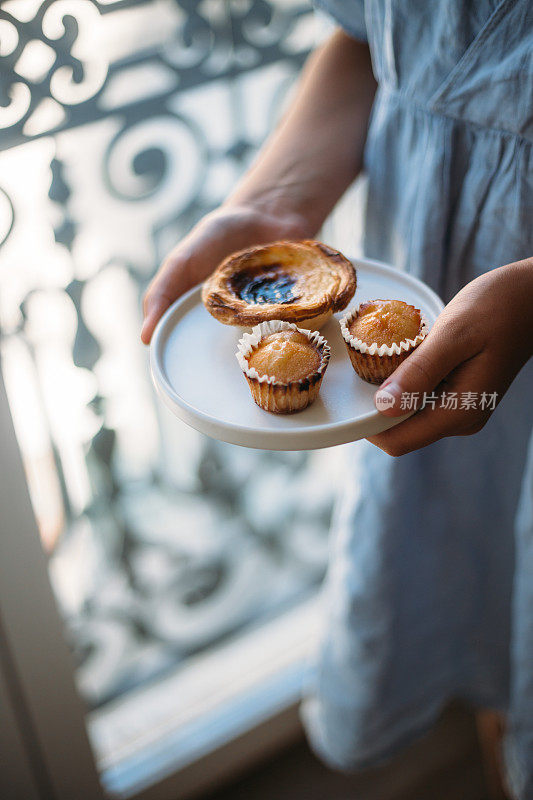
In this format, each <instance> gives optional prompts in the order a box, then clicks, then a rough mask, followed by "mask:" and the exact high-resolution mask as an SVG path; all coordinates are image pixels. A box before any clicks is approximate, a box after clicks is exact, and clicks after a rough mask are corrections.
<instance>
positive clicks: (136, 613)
mask: <svg viewBox="0 0 533 800" xmlns="http://www.w3.org/2000/svg"><path fill="white" fill-rule="evenodd" d="M2 12H3V15H2V18H1V19H0V36H1V39H2V44H1V56H2V60H3V62H4V74H5V76H6V79H7V95H8V98H9V102H8V103H7V105H4V104H2V107H0V130H1V131H2V132H1V136H0V142H1V152H0V175H1V178H0V242H1V247H0V330H1V339H0V345H1V355H2V366H3V374H4V379H5V383H6V387H7V391H8V397H9V401H10V407H11V410H12V414H13V418H14V424H15V428H16V432H17V436H18V441H19V446H20V448H21V452H22V455H23V459H24V464H25V469H26V474H27V479H28V483H29V487H30V492H31V497H32V502H33V507H34V511H35V514H36V517H37V520H38V524H39V530H40V535H41V539H42V544H43V547H44V549H45V551H46V553H47V557H48V566H49V574H50V578H51V583H52V586H53V589H54V592H55V596H56V599H57V603H58V606H59V609H60V611H61V615H62V618H63V620H64V625H65V631H66V636H67V639H68V642H69V644H70V646H71V648H72V651H73V653H74V656H75V661H76V680H77V685H78V688H79V692H80V693H81V695H82V697H83V698H84V701H85V703H86V705H87V709H88V710H89V712H90V715H89V731H90V733H91V736H92V739H93V743H94V747H95V751H96V754H97V757H98V758H99V759H100V764H101V767H102V769H103V770H107V782H108V783H107V785H108V788H109V789H110V790H111V791H117V792H118V791H120V792H125V791H126V788H125V787H127V786H130V787H131V786H133V785H137V786H140V785H141V784H143V781H144V782H146V783H147V782H149V781H150V780H153V779H154V776H153V775H151V776H149V777H147V774H148V773H147V771H146V770H145V772H143V773H142V775H143V777H142V778H140V777H139V776H138V775H133V772H135V770H137V771H138V770H141V772H142V763H141V762H142V758H143V757H144V756H141V755H139V754H140V753H141V751H142V752H144V753H147V752H148V751H149V750H150V748H152V749H151V750H150V752H151V753H152V760H153V761H157V770H159V772H158V774H159V775H160V776H161V775H163V774H166V773H167V772H169V771H171V770H173V769H174V770H175V769H176V768H178V767H179V766H180V764H179V763H178V761H179V758H181V759H182V764H181V765H182V766H183V764H185V763H186V762H187V761H188V760H191V759H193V758H195V757H198V756H199V754H200V755H201V754H202V753H204V754H205V752H207V751H208V750H209V747H214V746H216V745H217V743H216V742H215V741H214V738H215V739H216V736H215V737H214V738H212V739H209V738H208V739H205V740H203V743H202V740H201V738H200V739H198V740H197V741H198V742H199V744H198V748H199V749H197V751H196V752H193V750H194V748H192V749H191V748H190V747H189V749H187V748H184V749H183V748H182V749H181V750H180V748H179V741H178V740H179V737H180V735H181V736H182V740H183V735H182V734H183V731H185V730H188V731H189V733H191V731H192V728H191V725H194V723H195V720H197V719H199V718H200V717H201V711H202V708H203V710H204V711H206V710H209V709H211V710H212V707H214V706H215V705H216V706H217V707H218V708H219V711H220V713H221V717H220V720H221V721H220V726H221V727H220V728H219V731H220V736H222V737H224V736H229V735H230V734H231V736H234V737H237V736H238V735H240V734H242V732H243V731H244V730H245V729H246V727H247V726H248V727H250V726H251V725H253V724H254V719H252V718H251V717H253V715H255V717H256V719H255V722H257V720H258V719H259V718H260V717H261V715H262V714H263V715H264V713H266V711H265V709H266V707H267V706H269V707H270V708H273V707H275V706H276V704H278V705H279V707H280V708H283V707H285V706H286V705H287V704H290V703H291V702H293V701H294V699H295V698H296V697H297V694H298V687H299V680H300V678H299V677H298V676H299V675H300V674H301V666H302V664H303V662H304V658H305V653H306V648H307V647H308V643H309V641H310V640H312V638H313V634H312V631H313V630H314V628H315V620H316V613H315V605H316V603H315V601H314V599H313V598H314V595H315V593H316V588H317V586H318V585H319V583H320V580H321V578H322V576H323V574H324V570H325V565H326V558H327V547H328V540H327V533H328V528H329V524H330V519H331V514H332V508H333V503H334V496H335V486H336V485H337V483H338V481H337V478H336V476H337V475H338V474H339V470H340V469H341V465H342V462H341V461H340V459H339V458H338V452H336V451H334V450H326V451H317V452H311V453H274V452H263V451H251V450H245V449H240V448H237V447H233V446H230V445H226V444H224V443H221V442H217V441H213V440H209V439H207V438H205V437H203V436H201V435H200V434H198V433H196V432H195V431H193V430H192V429H189V428H187V427H186V426H185V425H184V424H183V423H181V422H180V421H178V420H177V419H176V418H174V417H172V416H171V415H170V413H169V412H168V411H167V410H166V409H165V408H164V407H163V406H162V405H161V404H160V403H159V402H158V401H157V400H156V398H155V395H154V392H153V391H152V387H151V383H150V379H149V374H148V364H147V357H146V352H145V351H144V350H143V348H142V346H141V344H140V342H139V328H140V298H141V296H142V292H143V290H144V288H145V286H146V284H147V282H148V280H149V279H150V277H151V275H152V274H153V272H154V270H155V268H156V266H157V265H158V264H159V262H160V261H161V259H162V257H163V256H164V254H165V253H166V252H167V251H168V250H169V249H170V247H171V246H172V245H173V244H174V243H175V242H176V241H177V240H178V239H179V238H180V236H181V235H183V234H184V232H186V231H187V230H188V229H189V228H190V227H191V225H192V224H194V222H195V221H196V220H198V219H199V218H200V217H201V216H203V214H204V213H206V212H207V211H208V210H210V209H211V208H213V207H215V206H216V205H217V204H218V203H219V202H220V201H221V200H222V199H223V198H224V196H225V195H226V194H227V192H228V190H229V189H230V188H231V186H232V185H233V184H234V182H235V180H236V179H237V177H238V175H239V174H240V173H241V172H242V171H243V169H244V168H245V167H246V166H247V165H248V164H249V163H250V161H251V159H252V158H253V156H254V154H255V152H256V151H257V148H258V147H259V145H260V144H261V142H262V141H263V139H264V137H265V136H266V134H267V132H268V131H269V130H270V128H271V127H272V125H273V123H274V121H275V119H276V117H277V115H278V114H279V109H280V105H281V104H282V100H283V98H284V97H285V96H286V93H287V91H288V90H289V89H290V86H291V84H292V82H293V80H294V77H295V75H296V74H297V72H298V70H299V68H300V66H301V64H302V63H303V61H304V59H305V57H306V55H307V52H308V50H309V49H310V48H311V46H312V45H313V43H314V42H315V40H316V36H317V31H316V22H315V20H314V17H313V15H312V12H311V10H310V8H309V6H308V5H307V4H306V3H302V2H296V1H294V2H293V1H292V0H276V1H275V2H270V3H267V2H264V1H263V0H254V1H253V2H252V0H226V2H222V0H212V1H210V0H204V1H203V2H198V3H190V2H185V0H183V1H180V2H175V1H174V0H159V2H150V0H114V1H112V2H111V1H110V0H100V2H93V0H55V2H52V3H51V4H49V6H47V7H46V8H45V7H44V6H42V4H41V3H40V2H38V0H16V2H15V0H6V2H4V3H3V4H2ZM35 31H37V35H36V33H35ZM331 230H332V233H331V236H333V229H331ZM331 236H330V241H331V240H332V239H331ZM352 241H353V236H352V229H351V228H350V243H351V242H352ZM337 243H338V244H339V246H341V244H342V243H341V242H337ZM281 612H283V614H282V616H280V614H281ZM294 631H301V632H302V635H301V637H300V638H298V637H296V639H294ZM291 632H292V633H291ZM288 642H291V643H292V650H291V648H288V645H287V643H288ZM265 647H266V648H267V650H268V648H270V650H268V652H269V654H270V655H269V658H270V661H269V663H268V664H264V663H261V660H260V661H259V662H258V661H257V659H256V656H255V655H254V653H255V654H257V653H258V652H260V649H259V648H265ZM236 653H239V654H240V655H239V661H238V663H240V664H243V665H246V669H244V668H243V670H242V674H235V671H234V668H233V667H232V665H234V664H235V659H236ZM294 665H298V666H297V672H294V671H293V673H291V670H294V669H295V666H294ZM224 669H226V670H227V672H226V673H225V672H224ZM232 669H233V671H232ZM281 672H283V674H284V676H285V678H284V683H283V684H281V683H279V681H278V683H277V684H276V679H275V676H276V674H278V675H279V674H281ZM230 675H231V680H230V678H229V676H230ZM291 675H292V677H291ZM287 676H289V677H287ZM226 678H227V680H226ZM268 681H270V684H269V685H270V694H268V692H267V694H266V695H265V694H263V695H262V696H261V697H259V695H257V694H256V695H255V701H254V702H252V701H251V700H250V697H251V694H250V693H249V694H248V695H247V696H248V701H247V702H248V705H247V706H246V708H247V712H246V713H245V714H241V715H239V713H234V714H233V715H232V718H231V720H230V723H229V724H228V725H227V726H226V727H224V724H223V717H224V713H225V710H227V709H228V708H230V707H231V708H232V709H233V710H234V711H235V709H236V708H237V698H238V696H239V694H240V693H242V692H243V691H244V690H245V689H246V690H247V691H248V690H249V692H251V693H252V694H253V692H255V691H256V687H257V686H258V685H259V684H261V685H265V682H267V683H268ZM291 681H292V682H291ZM222 682H224V683H225V687H224V692H223V695H221V694H220V692H221V683H222ZM206 686H210V687H211V689H212V692H211V694H209V692H207V695H208V696H207V697H206V689H205V687H206ZM185 695H186V696H185ZM169 696H172V697H173V698H174V699H175V705H174V706H172V708H171V709H169V706H168V697H169ZM162 698H166V701H165V699H162ZM210 700H211V701H212V706H210V705H209V703H210ZM173 702H174V701H173ZM250 715H251V716H250ZM147 719H150V720H151V722H150V726H148V727H149V730H147V725H146V720H147ZM186 725H189V728H186V727H185V726H186ZM232 725H233V727H234V730H232V729H231V727H232ZM158 726H159V727H158ZM239 726H240V727H239ZM141 728H142V729H143V736H144V737H145V738H144V739H143V737H142V736H140V738H139V736H135V735H134V733H135V731H137V730H139V731H140V729H141ZM126 729H127V730H126ZM180 731H181V734H180ZM215 733H216V731H215ZM169 737H170V738H169ZM173 737H174V738H173ZM176 737H177V738H176ZM188 741H189V744H190V742H191V736H189V737H188ZM218 744H220V742H218ZM202 748H203V750H202ZM200 751H202V753H201V752H200ZM180 754H181V755H180ZM128 759H129V760H128ZM158 759H159V760H158ZM176 759H178V761H177V760H176ZM140 765H141V766H140ZM136 782H137V783H136Z"/></svg>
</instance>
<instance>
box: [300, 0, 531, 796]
mask: <svg viewBox="0 0 533 800" xmlns="http://www.w3.org/2000/svg"><path fill="white" fill-rule="evenodd" d="M317 5H319V6H321V7H322V8H323V9H324V10H326V11H328V12H329V13H330V14H331V15H332V16H333V17H334V18H335V19H336V20H337V21H338V22H339V23H340V24H341V25H342V26H343V27H344V28H345V29H346V30H347V32H349V33H350V34H352V35H353V36H354V37H356V38H358V39H365V40H368V42H369V45H370V49H371V53H372V59H373V65H374V71H375V74H376V77H377V79H378V81H379V89H378V93H377V96H376V100H375V103H374V108H373V112H372V118H371V125H370V130H369V135H368V141H367V146H366V151H365V169H366V172H367V174H368V178H369V194H368V206H367V209H366V224H365V241H364V249H365V253H366V255H368V256H370V257H375V258H378V259H382V260H384V261H388V262H391V263H392V264H394V265H396V266H397V267H398V268H400V269H405V270H408V271H409V272H412V273H414V274H415V275H417V276H419V277H420V278H422V279H423V280H424V281H426V282H427V283H429V284H430V286H432V287H433V288H434V289H435V290H436V291H437V292H438V293H439V294H440V295H441V297H442V298H443V299H444V300H445V301H448V300H449V299H450V298H451V297H453V295H454V294H455V293H456V292H457V291H458V290H459V289H460V288H461V287H462V286H464V284H466V283H467V282H468V281H470V280H472V279H473V278H475V277H476V276H478V275H480V274H481V273H483V272H485V271H487V270H488V269H491V268H493V267H497V266H500V265H502V264H507V263H509V262H512V261H516V260H518V259H522V258H526V257H530V256H533V155H532V143H533V3H532V2H531V0H504V1H503V2H497V0H476V1H475V2H474V1H472V2H466V1H465V0H462V1H461V0H433V2H431V3H430V2H428V0H373V1H372V0H367V2H364V0H317ZM531 313H532V314H533V300H532V312H531ZM532 426H533V363H532V362H530V363H529V364H528V365H527V366H526V367H525V368H524V369H523V370H522V372H521V373H520V375H519V376H518V378H517V379H516V381H515V382H514V384H513V385H512V387H511V389H510V390H509V392H508V393H507V395H506V397H505V398H504V400H503V401H502V402H501V404H500V405H499V407H498V408H497V410H496V412H495V413H494V414H493V416H492V419H491V420H490V422H489V423H488V425H487V426H486V427H485V428H484V430H483V431H482V432H481V433H480V434H478V435H477V436H475V437H456V438H451V439H445V440H442V441H440V442H438V443H436V444H434V445H431V446H430V447H427V448H425V449H422V450H420V451H418V452H415V453H412V454H409V455H407V456H403V457H401V458H399V459H393V458H390V457H389V456H387V455H385V454H384V453H382V452H381V451H380V450H378V449H377V448H375V447H373V446H371V445H370V444H369V443H368V442H364V443H362V444H357V445H353V446H352V447H353V450H354V455H355V454H356V452H357V453H358V455H359V457H360V458H361V459H362V470H361V477H360V478H359V479H358V478H357V477H356V476H355V475H354V476H353V477H352V476H351V475H349V476H348V479H347V486H348V488H347V490H346V492H345V495H344V498H343V502H342V504H341V508H340V511H339V514H338V517H337V523H336V525H335V526H334V528H335V529H334V538H333V544H332V559H331V566H330V571H329V576H328V580H327V583H326V587H327V595H326V597H327V609H328V611H327V613H328V617H327V623H326V634H325V640H324V642H323V645H322V648H321V654H320V656H319V663H318V669H317V677H316V679H315V683H314V685H313V687H312V689H311V692H310V696H309V699H308V700H307V702H306V704H305V706H304V712H303V713H304V719H305V723H306V727H307V730H308V734H309V737H310V740H311V742H312V744H313V746H314V747H315V749H316V750H317V752H318V753H319V754H321V755H322V757H323V758H325V759H326V761H328V762H329V763H331V764H332V765H335V766H337V767H340V768H343V769H353V768H357V767H359V766H363V765H368V764H371V763H373V762H375V761H377V760H378V759H380V758H383V757H385V756H387V755H389V754H391V753H392V752H394V751H395V750H397V749H398V748H399V747H400V746H402V745H403V744H406V743H407V742H409V741H410V740H411V739H413V738H414V737H416V736H418V735H419V734H421V733H422V732H423V731H424V730H425V729H427V728H428V727H429V726H430V725H431V724H432V722H433V721H434V720H435V719H436V717H437V715H438V714H439V712H440V710H441V709H442V707H443V705H444V704H445V703H446V702H447V701H448V700H449V699H450V698H452V697H461V698H466V699H467V700H469V701H471V702H472V703H474V704H476V705H480V706H483V707H486V708H487V707H488V708H495V709H501V710H504V711H505V712H507V713H508V720H509V726H510V730H509V735H508V737H507V746H506V752H507V764H508V768H509V776H510V780H511V782H512V785H513V787H514V790H515V792H516V794H517V797H520V798H528V799H529V798H533V447H532V446H530V447H529V456H528V442H529V440H530V438H531V431H532ZM355 460H356V459H355V458H354V459H353V461H354V462H355ZM528 464H529V465H528Z"/></svg>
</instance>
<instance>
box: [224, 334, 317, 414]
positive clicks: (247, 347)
mask: <svg viewBox="0 0 533 800" xmlns="http://www.w3.org/2000/svg"><path fill="white" fill-rule="evenodd" d="M236 356H237V360H238V362H239V365H240V367H241V369H242V371H243V373H244V377H245V378H246V380H247V382H248V386H249V387H250V391H251V393H252V397H253V399H254V401H255V402H256V403H257V405H258V406H260V407H261V408H263V409H264V410H265V411H271V412H273V413H275V414H291V413H293V412H295V411H302V409H304V408H306V407H307V406H308V405H310V404H311V403H312V402H313V401H314V400H316V398H317V396H318V392H319V390H320V385H321V383H322V378H323V377H324V373H325V371H326V368H327V366H328V361H329V358H330V348H329V345H328V343H327V341H326V340H325V339H324V337H323V336H321V335H320V334H319V333H318V331H307V330H302V329H301V328H298V327H297V326H296V325H294V324H293V323H290V322H285V321H283V320H271V321H268V322H262V323H261V324H260V325H256V326H255V327H254V328H253V329H252V332H251V333H245V334H244V335H243V337H242V339H240V341H239V344H238V349H237V353H236Z"/></svg>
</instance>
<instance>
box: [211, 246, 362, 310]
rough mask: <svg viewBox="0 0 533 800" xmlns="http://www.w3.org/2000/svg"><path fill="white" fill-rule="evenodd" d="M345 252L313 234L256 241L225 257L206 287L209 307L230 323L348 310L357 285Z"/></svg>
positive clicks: (353, 270) (353, 271)
mask: <svg viewBox="0 0 533 800" xmlns="http://www.w3.org/2000/svg"><path fill="white" fill-rule="evenodd" d="M356 284H357V279H356V274H355V269H354V268H353V266H352V264H351V262H350V261H348V259H347V258H345V257H344V256H343V255H342V253H339V252H338V251H337V250H333V249H332V248H331V247H328V246H327V245H325V244H322V242H316V241H312V240H303V241H281V242H274V243H272V244H268V245H261V246H258V247H252V248H249V249H248V250H242V251H240V252H239V253H234V254H233V255H231V256H229V257H228V258H226V259H225V261H223V262H222V263H221V264H220V265H219V266H218V267H217V269H216V270H215V271H214V272H213V273H212V275H211V276H210V277H209V278H208V279H207V280H206V281H205V283H204V285H203V287H202V300H203V302H204V305H205V307H206V308H207V310H208V311H209V312H210V314H212V315H213V316H214V317H216V319H218V320H219V321H220V322H223V323H225V324H227V325H241V326H252V325H257V324H259V323H261V322H265V321H268V320H284V321H286V322H294V323H298V322H301V321H302V320H309V322H311V321H312V320H313V318H317V319H318V318H319V317H322V316H323V315H324V314H326V313H328V312H329V313H333V312H335V311H342V310H343V309H344V308H346V306H347V305H348V303H349V302H350V300H351V299H352V297H353V295H354V292H355V289H356Z"/></svg>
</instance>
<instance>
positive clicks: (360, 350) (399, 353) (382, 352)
mask: <svg viewBox="0 0 533 800" xmlns="http://www.w3.org/2000/svg"><path fill="white" fill-rule="evenodd" d="M364 302H368V301H364ZM361 305H363V303H360V304H359V306H357V308H352V309H351V310H350V311H347V312H346V314H345V315H344V316H343V317H342V318H341V320H340V328H341V333H342V338H343V339H344V341H345V343H346V347H347V349H348V355H349V357H350V361H351V362H352V366H353V368H354V370H355V371H356V372H357V374H358V375H360V377H361V378H363V380H365V381H368V382H369V383H375V384H380V383H382V382H383V381H384V380H385V379H386V378H388V377H389V375H392V373H393V372H394V370H395V369H396V368H397V367H399V366H400V364H401V363H402V361H404V359H405V358H407V356H408V355H410V354H411V353H412V352H413V350H414V349H415V348H416V347H418V345H419V344H420V343H421V342H422V341H423V340H424V339H425V338H426V336H427V334H428V332H429V324H428V321H427V319H426V317H425V316H424V315H423V314H422V312H421V311H420V309H417V310H418V311H420V333H419V334H418V335H417V336H415V338H414V339H404V340H403V341H402V342H394V343H393V344H392V345H386V344H382V345H378V344H377V343H376V342H374V343H373V344H370V345H369V344H367V343H366V342H363V341H362V340H361V339H359V338H358V337H357V336H352V334H351V333H350V331H349V330H348V325H349V324H350V322H351V321H352V320H353V318H354V317H355V315H356V314H357V313H358V312H359V309H360V308H361Z"/></svg>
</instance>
